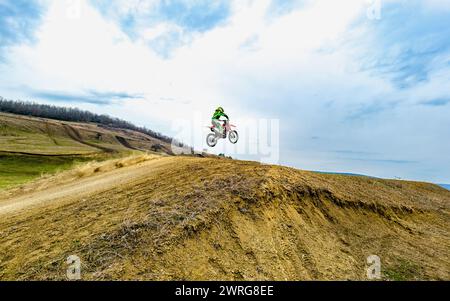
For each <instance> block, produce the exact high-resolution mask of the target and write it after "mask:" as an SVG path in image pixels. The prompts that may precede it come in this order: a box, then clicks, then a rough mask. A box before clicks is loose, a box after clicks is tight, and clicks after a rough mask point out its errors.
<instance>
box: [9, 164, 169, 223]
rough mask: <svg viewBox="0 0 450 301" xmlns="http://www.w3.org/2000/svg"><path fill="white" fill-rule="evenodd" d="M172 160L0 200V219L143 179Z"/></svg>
mask: <svg viewBox="0 0 450 301" xmlns="http://www.w3.org/2000/svg"><path fill="white" fill-rule="evenodd" d="M174 159H175V158H173V157H157V158H155V159H152V160H150V161H146V162H143V163H140V164H138V165H133V166H129V167H124V168H120V169H116V170H113V171H109V172H104V173H100V174H98V175H95V176H91V177H87V178H83V179H78V180H74V181H72V182H70V183H67V184H63V185H56V186H54V187H49V188H48V189H45V190H44V191H37V192H33V193H27V194H23V195H20V196H17V197H13V198H9V199H0V216H1V215H4V214H10V213H12V212H16V211H20V210H24V209H30V208H35V207H38V206H42V205H45V204H48V203H52V204H53V203H55V202H64V201H69V200H73V199H80V198H86V197H88V196H89V195H91V194H98V193H101V192H102V191H107V190H109V189H111V188H114V187H117V186H120V185H124V184H128V183H131V182H134V181H138V180H140V179H142V178H145V177H146V176H148V175H149V174H151V173H153V172H155V171H156V170H158V169H160V168H163V167H165V166H167V165H169V164H171V163H173V162H174Z"/></svg>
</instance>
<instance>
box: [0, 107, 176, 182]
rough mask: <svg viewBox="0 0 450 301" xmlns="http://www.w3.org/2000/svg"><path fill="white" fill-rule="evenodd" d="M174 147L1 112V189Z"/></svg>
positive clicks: (127, 132) (154, 140)
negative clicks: (85, 165) (87, 165)
mask: <svg viewBox="0 0 450 301" xmlns="http://www.w3.org/2000/svg"><path fill="white" fill-rule="evenodd" d="M171 149H172V148H171V145H170V144H168V143H167V142H164V141H161V140H159V139H157V138H154V137H151V136H149V135H146V134H143V133H141V132H136V131H132V130H125V129H118V128H110V127H106V126H104V125H99V124H94V123H76V122H63V121H58V120H52V119H44V118H37V117H29V116H22V115H14V114H6V113H0V190H2V189H5V188H10V187H14V186H16V185H20V184H23V183H26V182H28V181H30V180H33V179H36V178H39V177H41V176H42V175H48V174H54V173H55V172H58V171H61V170H67V169H71V168H73V167H74V166H76V165H77V164H81V163H85V162H89V161H93V160H95V161H103V160H108V159H111V158H119V157H124V156H129V155H130V154H132V153H142V152H147V153H148V152H150V153H158V154H171V153H172V151H171Z"/></svg>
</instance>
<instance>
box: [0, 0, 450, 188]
mask: <svg viewBox="0 0 450 301" xmlns="http://www.w3.org/2000/svg"><path fill="white" fill-rule="evenodd" d="M449 83H450V1H448V0H408V1H406V0H381V1H378V0H346V1H335V0H229V1H225V0H216V1H207V0H128V1H126V0H116V1H106V0H79V1H77V0H54V1H51V0H34V1H33V0H0V95H1V96H3V97H5V98H8V99H23V100H31V101H36V102H40V103H51V104H58V105H64V106H77V107H80V108H83V109H88V110H91V111H94V112H96V113H106V114H110V115H113V116H117V117H120V118H122V119H126V120H129V121H132V122H134V123H136V124H138V125H145V126H147V127H149V128H152V129H154V130H157V131H160V132H163V133H165V134H169V135H175V136H176V135H177V129H176V127H174V120H182V119H186V120H190V119H193V118H195V117H194V116H202V118H205V120H207V119H208V117H210V115H211V114H212V111H213V110H214V109H215V108H216V107H217V106H219V105H220V106H223V107H224V108H225V109H226V111H227V112H228V113H229V115H231V117H232V118H233V119H235V120H241V119H246V120H255V121H257V120H261V119H276V120H279V144H280V145H279V146H280V154H279V155H280V157H279V163H280V164H284V165H289V166H294V167H298V168H301V169H308V170H321V171H339V172H351V173H362V174H368V175H372V176H377V177H387V178H395V177H399V178H403V179H412V180H425V181H431V182H437V183H450V155H449V154H450V131H449V130H450V85H449ZM203 138H204V137H200V139H203Z"/></svg>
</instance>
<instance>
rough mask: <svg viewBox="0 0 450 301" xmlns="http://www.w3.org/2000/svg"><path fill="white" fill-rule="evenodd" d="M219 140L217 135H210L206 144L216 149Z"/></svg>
mask: <svg viewBox="0 0 450 301" xmlns="http://www.w3.org/2000/svg"><path fill="white" fill-rule="evenodd" d="M217 140H218V139H217V138H216V134H209V135H208V136H207V137H206V144H208V146H209V147H214V146H216V145H217Z"/></svg>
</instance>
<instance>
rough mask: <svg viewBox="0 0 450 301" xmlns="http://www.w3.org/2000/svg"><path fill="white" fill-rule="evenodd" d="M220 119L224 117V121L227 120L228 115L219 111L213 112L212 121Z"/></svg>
mask: <svg viewBox="0 0 450 301" xmlns="http://www.w3.org/2000/svg"><path fill="white" fill-rule="evenodd" d="M220 117H225V118H226V119H229V118H228V115H227V114H225V113H223V112H221V111H215V112H214V115H213V117H212V119H219V118H220Z"/></svg>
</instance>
